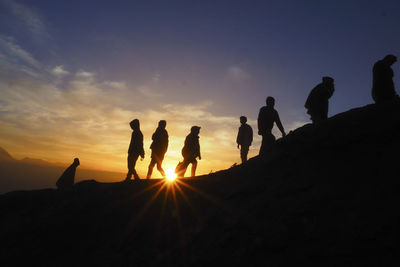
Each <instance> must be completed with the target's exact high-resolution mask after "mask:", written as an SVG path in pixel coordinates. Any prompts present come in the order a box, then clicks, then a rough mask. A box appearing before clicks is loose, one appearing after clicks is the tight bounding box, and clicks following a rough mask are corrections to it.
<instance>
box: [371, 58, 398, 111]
mask: <svg viewBox="0 0 400 267" xmlns="http://www.w3.org/2000/svg"><path fill="white" fill-rule="evenodd" d="M396 61H397V58H396V57H395V56H394V55H387V56H386V57H384V58H383V59H382V60H379V61H378V62H376V63H375V64H374V67H373V69H372V98H373V99H374V101H375V103H377V104H381V103H386V102H388V101H391V100H395V99H399V96H398V95H397V93H396V91H395V89H394V83H393V70H392V68H391V66H392V65H393V64H394V63H395V62H396Z"/></svg>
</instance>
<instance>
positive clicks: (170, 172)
mask: <svg viewBox="0 0 400 267" xmlns="http://www.w3.org/2000/svg"><path fill="white" fill-rule="evenodd" d="M165 175H166V178H165V179H167V181H170V182H172V181H174V180H175V179H176V177H177V175H176V173H175V172H174V170H173V169H168V170H167V171H166V172H165Z"/></svg>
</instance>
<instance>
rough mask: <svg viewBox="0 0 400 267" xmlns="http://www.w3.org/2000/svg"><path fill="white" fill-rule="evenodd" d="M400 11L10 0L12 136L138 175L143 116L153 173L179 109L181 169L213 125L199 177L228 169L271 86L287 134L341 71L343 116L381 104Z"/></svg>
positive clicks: (63, 156) (26, 150) (2, 88)
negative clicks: (192, 143) (163, 124)
mask: <svg viewBox="0 0 400 267" xmlns="http://www.w3.org/2000/svg"><path fill="white" fill-rule="evenodd" d="M399 11H400V1H398V0H392V1H389V0H387V1H361V0H360V1H348V0H347V1H314V0H309V1H294V0H292V1H267V0H265V1H251V0H243V1H235V0H229V1H218V0H214V1H204V0H202V1H152V0H146V1H112V2H110V1H99V0H96V1H75V0H69V1H28V0H25V1H18V0H0V129H1V130H0V146H2V147H4V148H5V149H6V150H8V151H9V152H10V153H11V154H12V155H14V156H15V157H16V158H21V157H25V156H29V157H34V158H41V159H45V160H49V161H58V162H72V159H73V158H74V157H79V158H80V159H81V164H82V166H85V167H88V168H98V169H103V170H113V171H123V172H125V170H126V153H127V148H128V145H129V139H130V128H129V125H128V123H129V121H130V120H132V119H133V118H138V119H139V120H140V121H141V126H142V127H141V128H142V131H143V134H144V137H145V151H146V156H147V157H146V159H145V160H144V161H143V162H140V161H138V165H137V166H138V170H139V172H141V173H142V174H144V173H145V171H146V169H147V166H148V163H149V160H150V159H149V156H150V150H149V146H150V142H151V140H150V138H151V134H152V133H153V132H154V130H155V128H156V126H157V123H158V121H159V120H160V119H165V120H167V123H168V124H167V130H168V132H169V134H170V149H169V151H168V152H167V155H166V160H165V165H166V168H167V169H168V168H173V167H175V165H176V164H177V162H178V161H179V160H180V159H181V155H180V149H181V148H182V146H183V140H184V138H185V136H186V135H187V134H188V133H189V129H190V127H191V126H192V125H199V126H201V127H202V129H201V133H200V136H201V139H200V142H201V148H202V156H203V160H202V161H200V163H199V167H198V170H199V171H198V173H199V174H204V173H209V172H210V171H216V170H220V169H224V168H228V167H230V166H231V165H232V164H233V163H235V162H237V163H239V162H240V157H239V151H238V150H237V148H236V144H235V139H236V134H237V129H238V127H239V116H241V115H246V116H247V117H248V118H249V122H250V124H251V125H252V126H253V130H254V132H255V134H256V133H257V130H256V118H257V114H258V110H259V108H260V107H261V106H262V105H264V104H265V98H266V97H267V96H269V95H271V96H274V97H275V99H276V109H277V110H278V112H279V113H280V116H281V120H282V123H283V125H284V127H285V129H286V131H287V132H289V130H293V129H295V128H297V127H299V126H301V125H304V124H305V123H308V122H309V119H308V116H307V114H306V112H305V109H304V107H303V106H304V102H305V99H306V97H307V95H308V93H309V91H310V90H311V89H312V88H313V87H314V86H315V85H316V84H318V83H319V82H320V81H321V77H322V76H325V75H328V76H331V77H333V78H334V79H335V86H336V91H335V93H334V95H333V97H332V98H331V100H330V111H329V114H330V116H332V115H334V114H337V113H340V112H343V111H346V110H348V109H351V108H355V107H359V106H363V105H366V104H369V103H372V99H371V93H370V91H371V80H372V79H371V71H372V65H373V64H374V63H375V62H376V61H377V60H379V59H381V58H383V57H384V56H385V55H387V54H389V53H391V54H394V55H397V56H399V55H400V34H399V33H400V32H399V29H400V16H399V15H398V14H399ZM393 69H394V72H395V78H394V81H395V86H397V87H398V85H399V84H400V81H399V76H398V75H399V63H396V64H395V65H394V66H393ZM397 87H396V88H397ZM276 133H277V136H278V137H280V134H279V133H278V132H276ZM260 141H261V138H260V137H259V136H257V135H255V142H254V144H253V146H252V149H251V151H250V156H254V155H256V154H257V152H258V149H259V145H260ZM154 174H157V171H155V172H154ZM157 175H158V174H157Z"/></svg>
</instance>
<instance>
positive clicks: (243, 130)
mask: <svg viewBox="0 0 400 267" xmlns="http://www.w3.org/2000/svg"><path fill="white" fill-rule="evenodd" d="M246 122H247V118H246V117H245V116H241V117H240V123H241V125H240V127H239V131H238V135H237V138H236V143H237V147H238V148H239V146H240V158H241V159H242V163H245V162H246V161H247V154H248V153H249V147H250V146H251V143H252V142H253V129H252V128H251V126H250V125H248V124H247V123H246Z"/></svg>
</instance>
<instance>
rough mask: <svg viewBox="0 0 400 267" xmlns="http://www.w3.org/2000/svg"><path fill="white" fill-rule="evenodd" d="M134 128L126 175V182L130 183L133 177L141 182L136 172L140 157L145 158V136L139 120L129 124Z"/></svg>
mask: <svg viewBox="0 0 400 267" xmlns="http://www.w3.org/2000/svg"><path fill="white" fill-rule="evenodd" d="M129 125H130V126H131V128H132V130H133V131H132V136H131V143H130V144H129V149H128V173H127V174H126V179H125V180H126V181H129V180H130V179H131V177H132V174H133V177H134V178H135V180H139V179H140V178H139V175H138V174H137V172H136V170H135V165H136V161H137V159H138V158H139V156H140V157H141V158H142V159H143V158H144V149H143V134H142V132H141V131H140V124H139V120H138V119H134V120H133V121H131V122H130V123H129Z"/></svg>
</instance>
